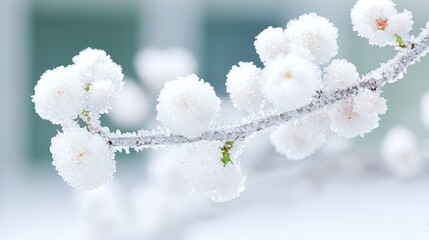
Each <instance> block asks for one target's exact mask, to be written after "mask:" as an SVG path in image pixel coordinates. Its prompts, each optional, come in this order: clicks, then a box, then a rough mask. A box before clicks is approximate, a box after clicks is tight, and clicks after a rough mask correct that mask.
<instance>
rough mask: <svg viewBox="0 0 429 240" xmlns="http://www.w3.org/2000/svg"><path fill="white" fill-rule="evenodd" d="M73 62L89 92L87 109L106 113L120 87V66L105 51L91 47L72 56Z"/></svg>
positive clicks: (121, 83)
mask: <svg viewBox="0 0 429 240" xmlns="http://www.w3.org/2000/svg"><path fill="white" fill-rule="evenodd" d="M73 62H74V64H75V66H76V68H77V69H78V71H79V73H80V74H81V80H82V82H83V84H84V85H85V90H86V91H87V92H88V93H89V101H88V106H87V108H88V109H87V110H89V111H91V112H97V113H98V112H101V113H106V112H107V111H108V110H109V109H110V108H111V107H112V104H113V102H114V100H115V98H116V96H117V95H119V93H120V91H121V89H122V85H123V78H124V75H123V74H122V68H121V67H120V66H119V65H118V64H116V63H114V62H113V61H112V59H111V58H110V56H109V55H107V54H106V52H105V51H103V50H98V49H92V48H87V49H85V50H83V51H81V52H80V53H79V55H77V56H74V57H73Z"/></svg>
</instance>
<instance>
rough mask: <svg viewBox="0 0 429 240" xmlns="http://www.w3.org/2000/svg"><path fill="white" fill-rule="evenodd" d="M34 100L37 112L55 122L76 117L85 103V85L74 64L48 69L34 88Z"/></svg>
mask: <svg viewBox="0 0 429 240" xmlns="http://www.w3.org/2000/svg"><path fill="white" fill-rule="evenodd" d="M32 100H33V102H34V105H35V110H36V112H37V114H39V116H40V117H41V118H43V119H46V120H49V121H51V122H52V123H54V124H61V123H65V122H66V121H70V120H73V119H75V118H76V117H77V116H78V115H79V114H80V113H81V112H82V110H83V108H84V104H85V91H84V86H83V84H82V83H81V82H80V76H79V74H78V73H77V71H76V69H75V68H74V67H72V66H68V67H63V66H61V67H57V68H55V69H53V70H48V71H46V72H45V73H44V74H43V75H42V76H41V77H40V80H39V81H38V82H37V85H36V87H35V88H34V95H33V97H32Z"/></svg>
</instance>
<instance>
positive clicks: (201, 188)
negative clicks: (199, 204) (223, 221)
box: [183, 141, 246, 202]
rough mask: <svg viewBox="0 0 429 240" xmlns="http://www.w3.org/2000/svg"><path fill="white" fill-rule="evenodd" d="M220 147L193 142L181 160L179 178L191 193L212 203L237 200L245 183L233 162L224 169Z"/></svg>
mask: <svg viewBox="0 0 429 240" xmlns="http://www.w3.org/2000/svg"><path fill="white" fill-rule="evenodd" d="M221 147H222V144H221V143H220V142H206V141H201V142H198V143H194V144H192V145H191V146H189V148H188V150H187V158H186V160H184V161H183V175H184V178H185V182H186V183H187V184H188V185H189V187H190V188H191V190H192V191H193V192H196V193H199V194H204V195H206V196H207V197H209V198H211V199H212V200H213V201H216V202H225V201H230V200H232V199H234V198H236V197H238V196H239V195H240V193H241V192H242V191H243V190H244V183H245V181H246V178H245V177H244V175H243V173H242V171H241V168H240V166H238V165H237V162H236V159H233V162H232V163H228V164H226V165H225V166H224V163H222V161H221V158H222V153H221V150H220V148H221Z"/></svg>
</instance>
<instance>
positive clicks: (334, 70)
mask: <svg viewBox="0 0 429 240" xmlns="http://www.w3.org/2000/svg"><path fill="white" fill-rule="evenodd" d="M358 81H359V73H358V71H357V70H356V66H355V65H354V64H353V63H350V62H348V61H347V60H344V59H335V60H333V61H332V62H331V63H330V64H329V66H328V67H326V68H325V75H324V77H323V89H324V90H327V91H334V90H337V89H343V88H348V87H350V86H353V85H355V84H357V83H358Z"/></svg>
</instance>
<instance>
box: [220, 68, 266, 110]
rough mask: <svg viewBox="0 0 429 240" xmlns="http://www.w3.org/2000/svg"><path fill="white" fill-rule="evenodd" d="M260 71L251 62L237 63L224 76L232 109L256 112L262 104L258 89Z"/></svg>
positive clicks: (262, 100)
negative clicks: (232, 105)
mask: <svg viewBox="0 0 429 240" xmlns="http://www.w3.org/2000/svg"><path fill="white" fill-rule="evenodd" d="M260 78H261V69H260V68H258V67H256V66H255V65H254V64H253V63H251V62H239V63H238V66H233V67H232V69H231V70H230V71H229V73H228V75H227V76H226V91H227V92H228V93H229V96H230V98H231V101H232V103H233V104H234V107H236V108H238V109H242V110H247V111H250V112H252V111H257V110H259V109H260V108H261V106H262V104H263V102H264V96H263V95H262V93H261V87H260Z"/></svg>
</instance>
